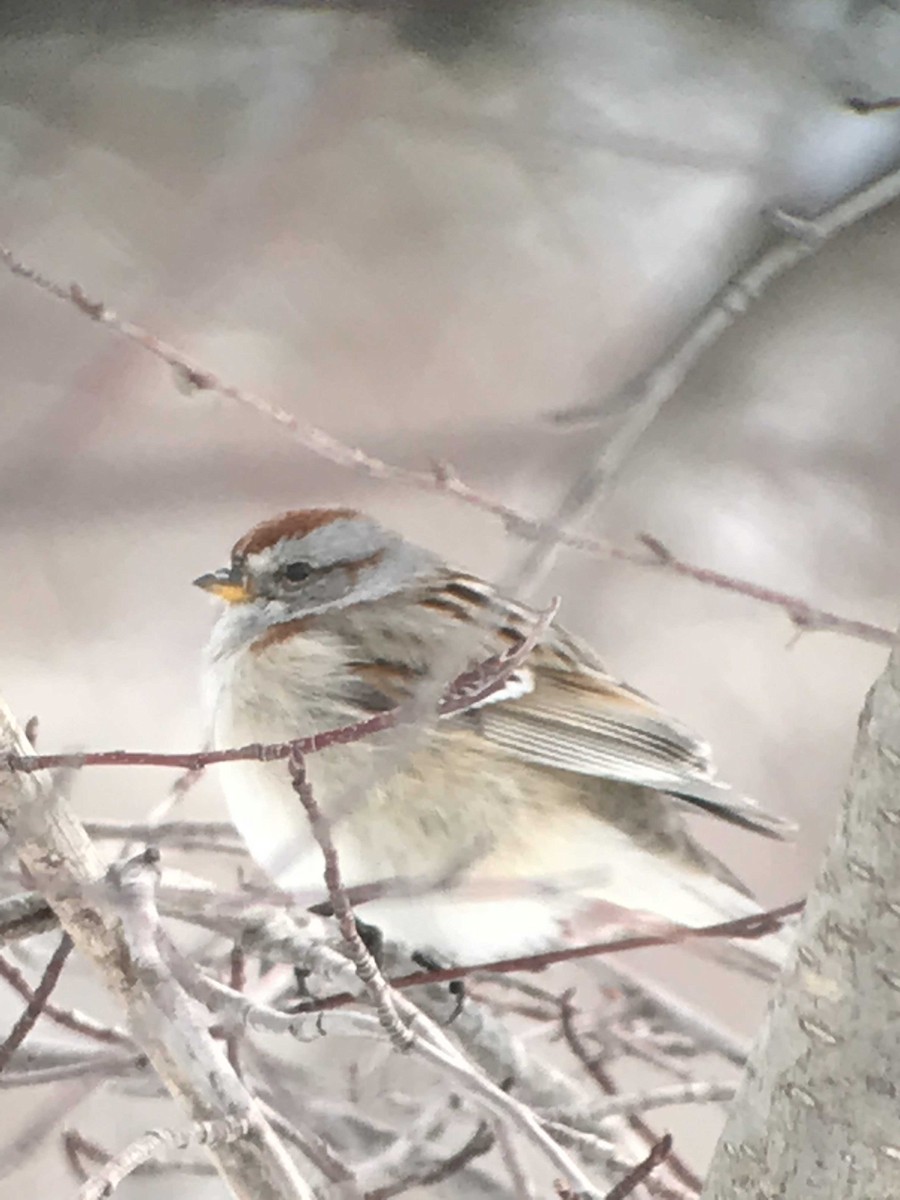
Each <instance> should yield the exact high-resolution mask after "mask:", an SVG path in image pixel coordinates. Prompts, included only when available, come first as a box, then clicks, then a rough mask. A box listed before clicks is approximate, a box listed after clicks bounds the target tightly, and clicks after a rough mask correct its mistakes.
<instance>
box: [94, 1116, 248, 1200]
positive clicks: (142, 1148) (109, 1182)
mask: <svg viewBox="0 0 900 1200" xmlns="http://www.w3.org/2000/svg"><path fill="white" fill-rule="evenodd" d="M251 1128H252V1127H251V1124H250V1121H249V1120H248V1119H247V1118H246V1117H220V1118H218V1119H216V1120H214V1121H198V1122H196V1124H195V1125H194V1126H193V1127H192V1128H191V1129H189V1130H186V1131H181V1130H174V1129H151V1130H149V1131H148V1132H147V1133H145V1134H144V1135H143V1136H142V1137H139V1138H137V1139H136V1140H135V1141H133V1142H132V1143H131V1145H129V1146H126V1147H125V1149H124V1150H123V1151H121V1153H119V1154H117V1155H115V1156H114V1157H113V1158H111V1159H110V1160H109V1162H107V1163H106V1164H105V1165H104V1166H103V1168H102V1169H101V1170H100V1171H98V1172H97V1174H96V1175H93V1176H92V1177H91V1178H90V1179H88V1180H87V1182H86V1183H85V1184H84V1185H83V1186H82V1188H81V1190H80V1191H79V1193H78V1200H104V1198H105V1197H106V1196H111V1195H112V1193H113V1192H114V1191H115V1190H116V1188H117V1187H118V1186H119V1184H120V1183H122V1181H123V1180H125V1179H127V1178H128V1176H129V1175H131V1174H132V1173H133V1172H134V1171H137V1170H138V1169H139V1168H140V1167H143V1166H145V1165H146V1164H147V1163H150V1162H152V1161H153V1160H154V1159H158V1158H161V1157H163V1156H165V1155H167V1154H171V1153H172V1152H173V1151H176V1150H188V1149H192V1148H193V1147H197V1146H210V1147H217V1146H223V1145H228V1144H229V1143H231V1142H235V1141H237V1140H238V1139H244V1138H246V1137H247V1135H248V1134H249V1133H250V1130H251Z"/></svg>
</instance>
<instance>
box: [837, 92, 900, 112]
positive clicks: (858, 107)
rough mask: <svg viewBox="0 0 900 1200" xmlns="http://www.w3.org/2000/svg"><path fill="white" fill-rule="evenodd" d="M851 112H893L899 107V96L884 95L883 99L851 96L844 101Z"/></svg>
mask: <svg viewBox="0 0 900 1200" xmlns="http://www.w3.org/2000/svg"><path fill="white" fill-rule="evenodd" d="M844 103H845V104H846V105H847V107H848V108H849V109H850V110H851V112H855V113H859V114H860V115H861V116H864V117H865V116H868V115H869V113H875V112H893V111H894V110H895V109H898V108H900V96H885V98H884V99H883V100H863V99H861V97H859V96H851V97H849V98H848V99H847V100H845V101H844Z"/></svg>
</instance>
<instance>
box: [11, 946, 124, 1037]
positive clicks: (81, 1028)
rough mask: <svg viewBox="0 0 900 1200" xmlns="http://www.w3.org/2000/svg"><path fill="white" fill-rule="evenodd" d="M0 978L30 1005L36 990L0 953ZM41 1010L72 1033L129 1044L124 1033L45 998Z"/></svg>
mask: <svg viewBox="0 0 900 1200" xmlns="http://www.w3.org/2000/svg"><path fill="white" fill-rule="evenodd" d="M0 979H4V980H6V982H7V983H8V984H9V986H10V987H11V988H13V990H14V991H16V992H18V993H19V995H20V996H21V997H22V999H23V1000H24V1001H25V1002H26V1004H28V1005H29V1006H31V1004H32V1003H33V1002H34V997H35V995H36V990H35V989H33V988H32V987H31V986H30V984H29V983H28V982H27V981H26V979H25V977H24V976H23V975H22V973H21V971H18V970H17V969H16V968H15V967H14V966H12V964H11V963H8V962H7V961H6V959H5V958H3V957H2V955H0ZM41 1012H42V1013H43V1014H44V1016H46V1017H49V1019H50V1020H51V1021H54V1022H55V1023H56V1024H57V1025H61V1026H62V1027H63V1028H64V1029H70V1030H71V1031H72V1032H73V1033H80V1034H83V1035H84V1036H85V1037H90V1038H93V1039H94V1041H95V1042H105V1043H108V1044H112V1045H114V1046H127V1045H130V1043H129V1040H128V1038H127V1037H126V1036H125V1035H124V1034H121V1033H119V1032H118V1030H115V1029H110V1028H108V1027H107V1026H105V1025H101V1024H99V1022H96V1023H95V1022H94V1021H90V1020H82V1018H80V1017H78V1016H76V1015H75V1013H71V1012H68V1011H67V1010H66V1009H64V1008H57V1007H56V1006H55V1005H53V1004H50V1003H48V1002H47V1000H44V1001H43V1003H42V1005H41Z"/></svg>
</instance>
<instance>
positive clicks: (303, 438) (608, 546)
mask: <svg viewBox="0 0 900 1200" xmlns="http://www.w3.org/2000/svg"><path fill="white" fill-rule="evenodd" d="M897 195H900V172H895V173H892V174H890V175H887V176H884V177H883V178H882V179H880V180H877V181H876V182H875V183H874V184H872V185H870V187H868V188H865V189H863V191H861V192H859V193H857V194H856V195H854V196H852V197H850V199H849V200H846V201H843V202H842V203H841V204H839V205H837V206H835V208H834V209H832V210H830V211H829V213H827V214H823V215H822V216H821V217H820V218H819V219H818V221H817V222H805V221H798V220H797V219H795V218H787V217H786V216H784V215H782V216H781V217H780V218H779V220H780V225H781V227H782V228H784V229H787V230H788V231H789V236H788V237H787V238H786V239H785V242H784V245H783V246H781V245H779V246H777V247H775V249H774V250H773V251H767V252H766V254H764V255H763V257H762V258H761V259H760V260H759V262H756V261H754V263H753V264H751V266H750V267H749V268H748V269H747V271H746V272H744V273H743V274H742V275H741V276H739V277H738V279H737V280H736V281H732V282H731V283H729V284H728V285H727V286H726V288H725V289H723V291H722V292H721V293H720V294H719V296H718V297H717V298H716V299H715V300H714V301H713V302H712V304H711V305H710V306H709V307H708V308H707V309H705V310H704V312H703V314H701V316H700V318H698V321H697V322H696V325H695V326H692V327H691V329H689V331H688V332H687V334H685V335H684V337H683V338H682V339H681V340H680V341H679V342H678V343H677V344H676V345H675V346H674V347H673V348H672V349H671V350H670V351H669V352H668V353H667V354H666V355H665V356H664V357H663V359H662V360H661V362H660V363H658V364H657V366H656V367H654V368H652V369H651V370H650V371H648V372H644V373H642V375H641V376H639V377H638V379H637V380H635V381H632V382H631V383H630V384H629V385H628V387H627V388H626V389H625V390H626V391H627V392H628V394H629V395H633V394H636V395H638V396H639V397H643V403H644V404H645V405H646V408H645V409H642V413H644V414H646V415H644V416H642V419H641V421H640V422H637V423H636V424H635V426H634V427H633V430H632V434H630V435H629V436H632V435H633V436H638V435H639V434H640V432H641V431H642V430H643V429H644V428H646V425H647V424H649V421H650V420H651V419H652V417H653V416H654V415H655V413H656V412H657V411H658V410H659V407H661V404H662V403H663V402H664V400H665V399H667V398H668V396H669V395H671V394H672V393H673V392H674V390H675V389H676V388H677V387H678V385H679V384H680V382H681V380H682V378H683V377H684V375H685V374H686V373H687V371H688V370H689V369H690V367H691V366H692V365H693V364H694V362H695V361H696V359H697V358H698V357H699V356H700V355H701V354H702V353H703V352H704V351H705V350H706V349H707V348H708V346H709V345H711V344H712V343H713V342H714V341H715V340H716V339H717V338H718V337H719V336H720V334H721V333H722V332H723V331H724V329H725V328H727V327H728V325H730V324H731V323H732V321H733V320H734V319H735V317H736V316H737V315H738V314H739V313H740V312H742V311H743V310H744V309H745V308H746V307H747V304H748V302H749V300H750V298H751V297H752V296H755V295H756V294H758V290H761V289H762V287H764V286H765V284H766V283H767V282H768V281H769V280H770V278H775V277H776V276H777V275H778V274H781V273H783V272H784V271H785V270H787V269H788V268H789V267H790V266H793V265H794V264H795V263H796V262H799V261H801V260H802V259H804V258H806V257H807V255H808V254H810V253H811V252H812V249H813V248H814V246H816V245H818V244H820V243H821V242H822V241H823V240H825V239H826V238H828V237H831V236H833V235H834V234H835V233H837V232H839V231H840V230H841V229H844V228H847V227H848V226H849V225H851V224H853V223H855V222H856V221H858V220H860V219H862V218H863V217H865V216H867V215H868V214H869V213H872V212H875V211H876V210H877V209H878V208H881V207H883V206H884V205H886V204H888V203H890V202H891V201H892V200H894V199H895V198H896V197H897ZM0 260H2V262H3V263H4V264H5V265H6V267H7V268H8V269H9V270H10V271H11V272H12V274H14V275H16V276H18V277H19V278H21V279H24V280H26V281H27V282H29V283H31V284H33V285H34V286H35V287H37V288H39V289H40V290H41V291H43V292H45V293H47V294H48V295H51V296H53V297H55V298H56V299H58V300H61V301H63V302H65V303H67V304H70V305H72V306H73V307H74V308H75V309H76V310H77V311H78V312H80V313H82V314H84V315H86V316H88V317H89V318H90V319H91V320H94V321H97V322H99V323H100V324H102V325H104V326H106V327H107V328H109V329H111V330H112V331H114V332H115V333H117V334H119V335H120V336H122V337H124V338H126V339H127V340H128V341H130V342H132V343H134V344H136V345H138V346H140V347H141V348H142V349H143V350H145V351H147V352H148V353H150V354H152V355H153V356H154V357H156V358H157V359H160V360H161V361H162V362H164V363H166V364H167V365H168V366H169V367H171V368H172V370H173V371H174V372H175V373H176V376H177V378H178V379H179V380H180V381H181V382H182V384H187V385H188V386H190V387H192V388H198V389H202V390H207V391H211V392H213V393H215V394H217V395H220V396H222V397H224V398H226V399H229V400H231V401H234V402H236V403H238V404H241V405H243V406H244V407H247V408H250V409H252V410H253V411H255V412H257V413H259V414H260V415H262V416H264V417H266V418H267V419H268V420H270V421H274V422H275V423H276V424H277V425H279V426H280V427H281V428H283V429H286V430H287V431H288V433H289V434H290V435H291V436H292V437H294V438H295V439H296V440H297V441H299V442H300V443H301V444H302V445H303V446H305V447H306V449H307V450H309V451H310V452H312V453H314V454H316V455H318V456H319V457H321V458H325V459H327V460H328V461H330V462H333V463H335V464H336V465H338V466H341V467H346V468H349V469H353V470H357V471H362V472H364V473H366V474H368V475H370V476H372V477H373V478H376V479H381V480H385V481H391V482H396V483H400V484H405V485H407V486H410V487H414V488H418V489H420V490H425V491H429V492H437V493H441V494H446V495H449V496H452V497H454V498H455V499H458V500H461V501H463V502H465V503H466V504H469V505H471V506H472V507H474V508H477V509H480V510H481V511H482V512H486V513H489V514H491V515H493V516H496V517H498V518H500V520H501V521H503V523H504V526H505V527H506V529H507V531H508V532H510V533H513V534H515V535H517V536H519V537H524V538H527V539H531V540H534V539H544V540H546V539H550V540H552V541H556V542H558V543H559V544H560V545H565V546H568V547H571V548H572V549H575V550H580V551H582V552H584V553H587V554H590V555H593V556H595V557H599V558H602V559H616V560H619V561H624V562H631V563H634V564H635V565H637V566H640V567H645V568H646V567H650V568H656V569H663V570H666V571H671V572H673V573H675V574H679V575H682V576H685V577H687V578H692V579H694V580H695V581H697V582H698V583H702V584H707V585H710V586H713V587H717V588H720V589H725V590H728V591H733V592H736V593H738V594H740V595H744V596H747V597H749V598H751V599H754V600H756V601H758V602H759V603H762V604H768V605H773V606H774V607H777V608H780V609H782V610H783V611H784V612H785V613H787V615H788V616H789V617H790V618H791V620H794V621H795V624H796V623H797V620H796V618H797V617H799V618H800V619H801V620H802V621H803V622H804V624H803V628H804V629H806V630H813V629H816V630H830V631H832V632H835V633H841V634H844V635H847V636H850V637H856V638H862V639H863V640H865V641H870V642H874V643H876V644H879V645H885V646H889V645H891V644H892V642H893V633H892V631H890V630H888V629H885V628H882V627H881V626H877V625H874V624H871V623H868V622H864V621H857V620H853V619H851V618H845V617H842V616H840V615H839V614H837V613H832V612H828V611H827V610H825V609H824V608H821V607H819V606H815V605H812V604H810V603H808V602H807V601H805V600H802V599H801V598H799V597H796V596H791V595H789V594H787V593H782V592H777V591H775V590H773V589H770V588H766V587H762V586H760V585H758V584H755V583H753V582H752V581H748V580H742V579H739V578H737V577H732V576H727V575H725V574H722V573H720V572H717V571H714V570H708V569H707V568H704V567H693V566H691V565H690V564H688V563H685V562H682V561H680V560H674V559H673V560H671V561H667V560H665V559H662V558H660V556H659V555H657V554H654V553H650V554H647V553H645V552H643V551H642V550H641V549H634V548H630V547H623V546H618V545H615V544H613V543H612V542H610V541H608V540H606V539H602V538H596V537H590V536H587V535H584V534H578V533H573V532H571V530H569V529H568V528H567V527H566V520H567V519H569V520H570V519H571V517H572V513H569V512H564V513H563V517H562V519H560V518H557V519H556V520H552V521H546V520H541V519H539V518H536V517H533V516H528V515H526V514H523V513H520V512H518V511H517V510H516V509H513V508H512V507H510V506H509V505H507V504H504V503H503V502H501V501H499V500H497V499H495V498H493V497H490V496H485V495H483V494H482V493H480V492H478V491H477V490H476V489H475V488H473V487H471V486H470V485H469V484H467V483H465V482H463V480H462V479H460V478H459V476H458V475H457V474H456V473H455V472H454V471H453V469H452V468H451V467H449V466H446V465H442V466H440V467H435V468H433V469H432V470H430V471H418V470H412V469H410V468H406V467H400V466H397V465H395V464H391V463H387V462H385V461H384V460H382V459H379V458H376V457H375V456H373V455H370V454H367V453H365V452H364V451H362V450H360V449H358V448H355V447H351V446H347V445H345V444H344V443H342V442H340V441H338V440H337V439H336V438H334V437H332V436H331V435H330V434H328V433H326V432H325V431H323V430H321V429H316V428H314V427H313V426H310V425H308V424H306V423H305V422H303V421H301V420H300V419H299V418H298V417H296V416H294V415H293V414H292V413H290V412H288V411H287V410H285V409H283V408H280V407H279V406H277V405H275V404H272V403H270V402H269V401H268V400H265V399H263V398H262V397H261V396H257V395H255V394H254V393H252V392H249V391H247V390H245V389H242V388H238V387H236V386H234V385H233V384H228V383H226V382H225V381H223V380H221V379H219V378H218V377H217V376H216V375H215V374H214V373H213V372H212V371H210V370H208V369H207V368H206V367H204V366H202V365H201V364H199V363H196V362H193V361H192V360H191V359H190V358H189V357H188V356H187V355H185V354H183V353H181V351H179V350H178V349H177V348H176V347H174V346H172V345H170V344H168V343H167V342H164V341H162V340H161V339H159V338H157V337H155V336H154V335H153V334H151V333H149V332H148V331H147V330H145V329H142V328H141V327H140V326H138V325H135V324H133V323H131V322H129V321H126V320H123V319H122V318H120V317H118V316H117V315H116V314H115V313H114V312H113V311H112V310H111V309H109V308H107V307H106V306H105V305H104V304H103V303H102V302H101V301H93V300H89V299H88V298H87V296H86V295H85V293H84V292H83V291H82V289H81V288H80V287H79V286H78V285H71V286H65V285H63V284H60V283H57V282H56V281H55V280H53V279H50V278H48V277H47V276H45V275H43V274H41V272H39V271H38V270H36V269H35V268H34V267H31V266H29V265H27V264H26V263H24V262H23V261H22V260H21V259H20V258H19V257H18V256H17V255H15V254H14V253H13V251H12V250H11V249H10V248H9V247H6V246H3V245H0ZM754 289H758V290H754ZM639 402H640V401H639ZM593 407H594V406H593V405H592V406H591V411H592V410H593ZM568 415H569V416H572V415H573V414H571V413H570V414H568ZM575 415H577V414H575ZM581 415H582V417H583V416H584V415H585V414H584V412H582V413H581ZM626 448H627V447H626ZM616 449H617V453H618V452H619V451H621V449H622V447H621V445H620V444H619V443H617V447H616ZM592 486H593V480H592V479H590V478H589V479H588V481H587V485H584V484H582V485H581V489H582V491H583V492H584V495H581V494H579V496H578V497H576V500H577V504H576V507H577V508H579V509H580V508H582V507H583V506H584V503H585V496H587V497H590V495H591V490H590V489H591V487H592ZM568 508H570V509H571V508H572V504H570V505H568ZM214 761H215V760H214ZM220 761H221V760H220ZM194 762H195V760H194V759H188V760H186V761H184V762H182V763H180V764H177V765H182V766H184V767H186V769H188V770H192V769H195V768H194V765H193V764H194ZM76 765H77V764H76ZM170 765H176V764H174V763H172V764H170ZM200 765H202V762H201V764H200Z"/></svg>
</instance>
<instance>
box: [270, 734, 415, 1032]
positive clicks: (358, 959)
mask: <svg viewBox="0 0 900 1200" xmlns="http://www.w3.org/2000/svg"><path fill="white" fill-rule="evenodd" d="M288 768H289V770H290V772H291V780H292V782H293V785H294V791H295V792H296V793H297V797H298V798H299V800H300V803H301V804H302V805H303V807H304V809H305V810H306V815H307V817H308V818H309V824H310V828H311V830H312V835H313V837H314V838H315V840H316V842H317V843H318V846H319V849H320V850H321V851H322V858H323V859H324V862H325V871H324V875H325V886H326V888H327V889H328V899H329V901H330V902H331V910H332V912H333V913H334V916H335V919H336V920H337V923H338V926H339V928H340V931H341V935H342V936H343V939H344V941H345V942H346V944H347V949H348V951H349V954H350V959H351V961H352V962H353V966H354V967H355V969H356V974H357V975H358V977H359V979H360V981H361V983H362V984H363V986H364V987H365V989H366V991H367V992H368V993H369V996H370V998H371V1000H372V1003H373V1005H374V1006H375V1011H376V1012H377V1013H378V1020H379V1022H380V1024H381V1027H382V1029H384V1031H385V1032H386V1033H387V1034H388V1036H389V1037H390V1039H391V1042H392V1043H393V1044H394V1045H395V1046H396V1047H397V1049H398V1050H401V1051H404V1052H405V1051H407V1050H409V1049H410V1048H411V1046H412V1044H413V1035H412V1033H411V1032H410V1030H409V1029H408V1028H407V1026H406V1024H405V1023H404V1022H403V1020H402V1019H401V1017H400V1014H399V1013H398V1012H397V1006H396V1004H395V1003H394V997H393V996H392V995H391V989H390V987H389V985H388V984H387V982H386V981H385V978H384V976H383V975H382V973H381V971H380V970H379V969H378V964H377V963H376V961H375V959H374V957H373V956H372V954H371V953H370V951H369V950H368V948H367V947H366V945H365V943H364V942H363V940H362V938H361V937H360V934H359V929H358V928H357V925H356V918H355V917H354V915H353V906H352V904H351V903H350V901H349V899H348V898H347V893H346V891H345V890H344V884H343V880H342V879H341V870H340V864H339V863H338V856H337V851H336V850H335V847H334V842H333V841H332V838H331V823H330V821H329V820H328V818H327V817H326V816H325V814H324V813H323V812H322V810H321V808H320V807H319V805H318V803H317V801H316V798H315V796H314V795H313V790H312V787H311V786H310V784H309V780H308V779H307V776H306V764H305V763H304V761H303V756H302V755H300V754H297V753H296V752H294V753H293V754H292V755H291V756H290V758H289V759H288Z"/></svg>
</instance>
